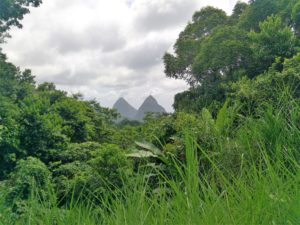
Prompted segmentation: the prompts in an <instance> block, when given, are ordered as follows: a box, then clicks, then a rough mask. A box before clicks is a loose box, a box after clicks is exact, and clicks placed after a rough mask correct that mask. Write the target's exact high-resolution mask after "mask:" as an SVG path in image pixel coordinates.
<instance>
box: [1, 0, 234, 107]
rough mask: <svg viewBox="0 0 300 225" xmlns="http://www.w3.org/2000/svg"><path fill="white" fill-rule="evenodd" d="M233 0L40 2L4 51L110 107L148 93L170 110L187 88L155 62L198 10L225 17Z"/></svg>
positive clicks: (38, 73) (135, 100)
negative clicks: (209, 8) (212, 9)
mask: <svg viewBox="0 0 300 225" xmlns="http://www.w3.org/2000/svg"><path fill="white" fill-rule="evenodd" d="M235 3H236V0H222V1H219V0H203V1H199V0H109V1H107V0H63V1H62V0H44V3H43V5H42V6H41V7H39V8H37V9H32V12H31V14H29V15H27V16H26V17H25V19H24V20H23V25H24V28H23V29H22V30H18V29H14V30H12V32H11V34H12V36H13V38H11V39H9V40H8V43H7V44H6V45H4V46H3V49H4V52H6V53H7V55H8V58H9V60H10V61H12V62H13V63H15V64H16V65H19V66H20V67H21V68H31V69H32V71H33V73H34V74H35V75H36V77H37V81H38V82H44V81H50V82H54V83H55V84H56V85H57V87H58V88H61V89H63V90H66V91H69V92H71V93H76V92H81V93H83V94H84V95H85V96H86V97H87V98H96V99H97V100H99V101H100V103H102V104H103V105H104V106H112V105H113V103H114V101H116V100H117V98H118V97H120V96H124V97H125V98H127V99H128V101H130V102H131V103H132V104H133V105H134V106H136V107H138V106H139V104H140V103H141V102H142V101H143V99H144V98H145V97H146V96H147V95H149V94H152V95H154V96H155V97H157V99H158V101H159V102H160V103H161V104H162V105H163V106H165V107H166V109H167V110H169V111H171V110H172V107H171V105H172V103H173V97H174V95H175V94H176V93H178V92H181V91H183V90H186V89H187V88H188V87H187V86H186V84H185V83H184V82H183V81H179V80H171V79H167V78H166V77H165V75H164V73H163V64H162V59H161V57H162V56H163V54H164V52H165V51H166V50H168V49H170V48H171V47H172V45H173V44H174V42H175V40H176V39H177V37H178V34H179V32H180V31H181V30H182V29H183V28H184V26H185V25H186V24H187V22H188V20H190V18H191V17H192V14H193V12H194V11H196V10H199V9H200V7H201V6H205V5H213V6H216V7H219V8H222V9H224V10H226V12H228V13H230V11H231V10H232V8H233V6H234V4H235Z"/></svg>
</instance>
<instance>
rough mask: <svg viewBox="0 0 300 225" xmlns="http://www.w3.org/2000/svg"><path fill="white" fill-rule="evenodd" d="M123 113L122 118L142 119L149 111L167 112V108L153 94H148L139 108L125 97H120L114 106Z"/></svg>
mask: <svg viewBox="0 0 300 225" xmlns="http://www.w3.org/2000/svg"><path fill="white" fill-rule="evenodd" d="M113 109H116V110H117V112H118V113H119V114H120V115H121V117H122V119H129V120H138V121H142V120H143V119H144V117H145V115H146V114H147V113H166V110H165V109H164V108H163V107H162V106H161V105H159V104H158V102H157V100H156V99H155V98H154V97H153V96H152V95H150V96H148V97H147V98H146V99H145V101H144V102H143V104H142V105H141V106H140V108H139V109H138V110H137V109H135V108H134V107H133V106H131V105H130V104H129V103H128V102H127V101H126V100H125V99H124V98H123V97H121V98H119V99H118V100H117V101H116V103H115V104H114V106H113Z"/></svg>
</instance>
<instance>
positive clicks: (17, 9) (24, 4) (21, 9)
mask: <svg viewBox="0 0 300 225" xmlns="http://www.w3.org/2000/svg"><path fill="white" fill-rule="evenodd" d="M41 3H42V0H2V1H1V2H0V43H1V41H2V40H3V38H4V37H5V36H7V33H6V32H7V31H8V30H9V29H10V28H11V27H12V26H16V27H18V28H22V24H21V20H22V19H23V18H24V15H26V14H28V13H29V12H30V11H29V7H30V6H34V7H38V6H39V5H40V4H41Z"/></svg>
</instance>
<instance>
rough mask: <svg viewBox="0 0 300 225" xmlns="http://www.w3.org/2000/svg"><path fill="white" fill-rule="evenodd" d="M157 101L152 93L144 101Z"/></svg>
mask: <svg viewBox="0 0 300 225" xmlns="http://www.w3.org/2000/svg"><path fill="white" fill-rule="evenodd" d="M150 101H151V102H155V103H157V100H156V99H155V98H154V97H153V96H152V95H149V96H148V97H147V98H146V99H145V101H144V102H150ZM157 104H158V103H157Z"/></svg>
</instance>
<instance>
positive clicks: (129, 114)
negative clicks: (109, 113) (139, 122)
mask: <svg viewBox="0 0 300 225" xmlns="http://www.w3.org/2000/svg"><path fill="white" fill-rule="evenodd" d="M113 108H114V109H116V110H117V111H118V113H120V115H121V117H123V118H128V119H134V116H135V114H136V113H137V110H136V109H135V108H134V107H133V106H131V105H130V104H129V103H128V102H127V101H126V100H125V99H124V98H123V97H120V98H119V99H118V100H117V101H116V103H115V104H114V106H113Z"/></svg>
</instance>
